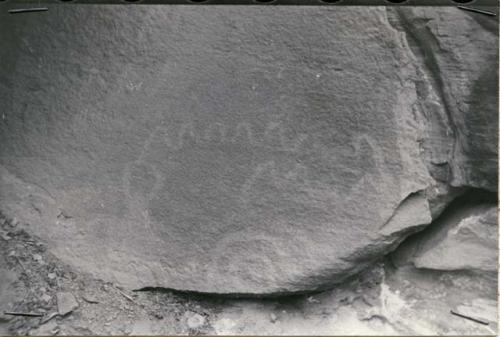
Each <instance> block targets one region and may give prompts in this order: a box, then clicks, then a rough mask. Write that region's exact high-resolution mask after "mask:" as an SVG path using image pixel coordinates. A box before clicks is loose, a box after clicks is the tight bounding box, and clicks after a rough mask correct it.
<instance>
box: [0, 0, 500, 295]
mask: <svg viewBox="0 0 500 337" xmlns="http://www.w3.org/2000/svg"><path fill="white" fill-rule="evenodd" d="M415 13H420V12H418V11H415ZM415 13H414V15H417V14H415ZM432 13H433V12H432V11H429V12H421V13H420V14H419V15H424V14H425V15H431V14H432ZM425 15H424V16H425ZM455 16H456V18H455ZM409 17H413V16H409ZM452 17H453V18H455V19H456V20H451V19H450V20H441V21H440V23H439V24H440V25H444V26H443V27H441V26H440V31H441V28H443V31H448V32H450V34H447V35H449V36H447V37H446V39H445V37H444V36H443V37H442V36H438V35H436V36H437V37H436V39H442V40H443V41H447V42H446V43H447V46H448V47H450V50H451V49H453V48H451V47H452V45H453V44H452V43H451V37H450V36H451V35H453V34H452V32H454V31H456V29H451V28H450V27H451V26H450V27H448V26H446V25H448V24H449V25H457V24H458V23H456V22H460V24H461V25H462V24H463V25H464V26H467V27H469V28H470V29H471V30H470V32H471V33H470V36H473V35H474V34H472V32H473V31H475V29H476V28H474V27H476V25H477V22H476V21H475V20H474V19H471V18H470V16H468V14H464V13H461V12H460V13H459V12H457V13H456V14H453V15H452ZM25 18H26V19H25V20H28V21H29V20H34V21H33V22H32V23H33V26H36V29H31V28H26V27H27V26H26V25H25V23H26V22H24V21H22V20H19V19H14V18H11V17H6V21H2V22H0V27H1V28H3V29H2V30H0V34H4V35H5V34H6V33H2V32H11V31H16V32H17V33H16V34H15V35H8V36H7V37H6V38H5V41H6V43H5V48H2V50H0V56H1V57H2V60H5V62H4V63H5V67H4V68H2V69H3V70H0V76H1V78H2V79H5V83H9V90H4V89H5V88H6V87H5V86H2V87H1V89H2V90H0V98H1V99H2V102H5V108H4V111H3V113H4V115H5V118H3V119H2V120H1V123H0V143H1V144H2V146H1V148H0V164H1V165H2V171H1V172H6V173H5V174H2V177H8V178H3V180H2V185H1V186H0V187H1V188H0V200H2V203H0V205H3V206H2V207H7V206H8V209H9V210H17V209H18V207H20V206H17V205H21V204H22V202H26V203H27V204H28V205H29V202H31V201H33V200H34V202H35V203H36V208H37V209H39V212H38V211H36V210H34V212H33V216H34V217H39V218H40V219H39V220H36V219H32V221H31V223H33V224H34V225H33V226H32V228H30V230H31V231H33V234H36V235H39V236H40V237H42V238H44V239H46V240H47V241H48V242H50V243H51V247H54V248H52V251H54V252H55V253H56V254H57V255H59V256H60V257H61V259H63V260H65V261H67V262H70V263H72V264H73V265H78V266H81V268H82V269H83V270H86V271H89V272H93V273H97V274H99V277H100V278H103V279H106V280H110V281H113V282H116V283H119V284H122V285H125V286H128V287H131V288H140V287H146V286H161V287H167V288H175V289H181V290H194V291H199V292H214V293H238V294H260V295H262V294H270V293H281V292H297V291H304V290H311V289H319V288H325V287H329V286H331V285H332V284H333V283H335V282H340V281H341V280H343V279H344V278H346V277H348V276H349V275H352V274H354V273H355V272H357V271H359V270H360V269H362V268H363V266H365V265H367V264H369V263H370V262H371V261H373V260H374V259H377V258H379V257H380V256H381V255H383V254H386V253H387V252H389V251H390V250H392V249H394V248H395V246H396V245H397V244H398V243H399V242H400V241H401V240H402V239H403V238H404V237H405V236H407V235H408V234H410V233H412V232H414V231H416V230H418V229H421V228H422V226H425V225H426V224H428V223H429V222H430V221H431V216H430V210H429V209H430V208H432V210H433V212H432V215H433V216H435V215H436V214H437V213H439V212H438V211H436V210H439V209H443V208H444V206H445V204H446V202H448V201H447V200H451V198H448V196H443V195H441V194H440V193H441V192H439V191H448V188H449V185H450V184H451V182H453V184H455V185H457V186H476V187H478V186H483V185H488V186H489V183H488V181H489V179H486V178H484V179H486V180H484V179H483V178H479V177H480V176H481V175H480V174H479V171H477V172H476V170H475V169H474V170H470V171H469V170H465V171H463V172H462V166H461V165H462V164H463V163H473V162H474V160H476V159H474V158H469V157H468V156H469V153H471V152H474V151H470V149H472V148H475V147H477V148H480V147H481V146H482V145H481V144H482V142H481V139H482V138H481V139H480V137H478V138H477V139H476V138H475V140H474V141H473V142H472V143H470V144H469V145H468V146H466V145H467V144H466V143H463V144H462V145H461V146H462V147H463V148H461V146H459V144H460V141H459V140H457V139H465V138H464V137H465V136H464V135H465V134H466V133H467V132H466V131H464V129H465V128H466V127H465V125H468V123H465V122H464V119H463V118H465V117H463V118H462V117H460V118H459V119H458V120H459V121H462V122H460V124H459V125H457V127H456V128H455V129H454V130H452V129H451V128H450V127H449V125H451V124H450V120H449V119H450V118H452V117H453V118H456V117H454V116H461V112H460V111H459V110H457V109H455V108H454V107H452V108H453V109H455V110H453V116H448V115H447V111H446V109H445V107H446V104H445V103H444V102H445V101H446V99H447V98H446V97H448V96H450V95H451V96H453V97H459V96H460V97H462V96H463V97H468V95H466V94H464V95H458V96H457V95H453V94H447V95H448V96H446V95H443V94H442V93H440V92H439V90H437V89H436V83H438V82H436V80H435V79H433V76H438V75H436V74H431V73H432V71H429V70H428V69H427V68H425V67H426V66H425V65H423V63H422V62H423V61H422V60H420V59H419V57H420V56H419V55H420V54H418V50H416V49H414V47H415V46H413V45H411V46H410V44H409V42H408V40H407V34H406V32H405V29H401V27H399V26H398V24H397V18H395V17H391V16H388V11H387V9H386V8H384V7H376V8H364V7H363V8H362V7H359V8H358V7H357V8H349V7H335V8H309V7H304V8H300V9H298V8H289V7H280V8H279V10H277V9H274V8H271V7H265V8H264V7H251V8H250V7H248V8H245V10H244V12H242V10H241V9H239V8H237V7H217V8H214V7H203V8H202V7H193V6H191V7H167V6H165V7H155V8H153V7H150V6H137V7H133V9H132V8H131V7H130V6H123V7H116V6H115V7H106V6H101V7H99V9H97V7H94V6H75V7H72V8H71V9H66V8H63V7H61V8H59V9H58V10H57V11H49V12H47V13H46V15H45V14H44V16H36V17H35V16H33V17H32V18H33V19H28V16H25ZM435 21H437V20H435ZM418 22H419V24H422V25H423V24H427V22H428V21H426V20H419V21H418ZM35 24H36V25H35ZM453 27H456V26H453ZM471 27H472V28H471ZM103 29H104V30H106V31H107V32H108V34H102V30H103ZM426 31H427V30H425V29H423V30H422V31H420V30H418V32H417V33H418V34H420V33H422V34H423V33H424V32H426ZM418 34H417V35H418ZM49 36H50V39H49V38H48V37H49ZM75 36H78V37H79V38H78V39H75V38H74V37H75ZM417 37H418V36H417ZM490 40H491V38H490V37H489V35H484V36H483V37H481V39H480V40H478V41H479V42H480V46H481V48H476V47H475V45H473V44H471V46H472V47H470V48H472V49H474V53H476V52H477V54H481V53H483V51H484V53H486V50H490V49H488V48H490V47H488V46H490V45H491V46H494V43H491V44H490V43H489V42H488V41H490ZM42 41H43V42H42ZM491 41H496V40H491ZM495 43H496V42H495ZM28 46H29V48H28ZM464 46H465V45H464ZM426 48H429V50H427V49H426V50H424V51H425V52H426V53H427V52H428V53H431V54H432V53H433V52H432V48H434V47H433V46H427V47H426ZM464 48H465V47H464ZM467 48H469V47H467ZM492 48H493V47H492ZM30 50H31V51H32V52H31V51H30ZM467 50H469V49H467ZM491 50H493V49H491ZM62 51H64V52H62ZM467 53H469V52H468V51H467ZM467 53H466V54H467ZM488 53H490V52H489V51H488ZM491 53H493V52H491ZM495 53H496V51H495ZM35 55H36V56H35ZM426 55H428V54H426ZM440 55H441V54H440ZM442 55H444V54H442ZM474 55H475V54H474ZM492 55H493V54H492ZM495 55H496V54H495ZM76 56H78V57H76ZM490 56H491V55H490ZM490 56H488V57H487V58H485V60H486V59H487V60H489V59H490V58H491V57H490ZM457 59H460V57H458V56H457ZM463 59H464V60H465V59H467V58H466V57H463ZM447 60H448V59H445V58H443V59H436V62H437V63H439V64H438V66H439V67H441V68H442V70H443V71H455V70H453V69H455V68H454V67H455V65H454V66H453V67H451V68H448V67H447V66H446V64H448V63H446V62H451V61H449V60H448V61H447ZM467 60H468V59H467ZM443 62H444V63H443ZM463 62H466V61H463ZM467 62H468V61H467ZM485 62H486V61H485ZM421 63H422V64H421ZM437 63H436V64H437ZM441 63H443V64H444V65H441ZM453 64H455V63H453ZM474 64H481V62H475V63H474ZM457 67H458V65H457ZM460 67H465V65H463V66H462V65H461V66H460ZM464 69H465V68H464ZM471 69H475V68H473V67H472V68H471ZM457 71H458V70H457ZM460 71H462V70H460ZM471 72H472V71H471ZM453 74H455V73H453ZM460 74H465V75H463V76H462V75H460V76H462V77H460V76H458V75H457V78H460V79H462V80H463V79H464V78H465V79H467V81H465V80H464V81H462V80H460V81H462V82H456V83H461V84H460V86H461V85H462V84H463V87H464V88H466V87H468V86H469V84H467V83H472V84H470V85H471V86H472V85H473V86H474V87H488V86H482V85H481V83H482V82H481V81H483V80H482V79H478V81H480V82H477V83H473V82H474V81H475V80H474V79H473V78H471V76H470V75H468V74H469V71H465V70H464V71H463V72H460ZM481 78H482V77H481ZM488 78H489V77H488ZM468 79H470V81H469V80H468ZM490 80H491V79H488V81H490ZM450 83H452V82H450ZM454 83H455V82H454ZM10 84H12V85H10ZM450 88H451V87H450ZM450 88H448V87H447V86H444V87H443V88H442V90H445V91H446V90H451V89H450ZM453 88H454V87H453ZM453 88H452V89H453ZM460 88H462V87H460ZM453 90H455V89H453ZM466 91H467V90H465V89H464V92H466ZM445 96H446V97H445ZM451 96H450V97H451ZM476 103H477V102H476ZM485 106H487V107H489V106H490V104H489V103H488V104H486V105H485ZM430 107H431V108H430ZM450 107H451V105H450ZM482 111H483V110H482ZM487 111H489V110H485V112H484V113H485V114H486V113H488V112H487ZM482 113H483V112H482ZM495 116H496V112H495ZM474 123H475V124H474V125H475V129H478V130H483V129H484V130H486V131H488V130H490V128H488V127H486V126H485V125H483V124H482V122H481V121H480V120H477V121H476V120H474ZM476 124H477V125H476ZM492 125H493V124H492ZM495 125H496V124H495ZM488 132H489V131H488ZM462 134H463V135H462ZM457 135H459V136H460V137H458V138H457ZM457 144H458V145H457ZM460 153H462V154H463V156H462V155H461V154H460ZM490 153H492V149H489V150H488V151H485V152H484V154H485V155H488V156H489V154H490ZM465 154H467V156H465ZM488 158H489V157H488ZM488 158H487V159H488ZM492 158H493V157H491V158H489V159H488V164H487V165H486V164H485V166H484V170H486V169H487V168H488V167H489V166H490V164H493V163H496V157H495V158H494V159H492ZM457 159H460V160H458V161H457ZM464 169H465V168H464ZM495 174H496V173H495ZM470 177H477V179H476V178H474V179H473V180H470V181H469V180H468V179H469V178H470ZM485 177H486V175H485ZM11 180H12V181H13V182H11ZM438 181H439V182H438ZM14 182H15V183H14ZM15 186H19V187H16V188H14V187H15ZM34 186H35V187H36V188H35V187H34ZM29 187H32V190H36V191H38V192H39V193H41V194H45V193H47V195H50V200H51V202H50V203H49V202H42V201H39V200H38V199H40V200H44V199H43V198H41V197H40V198H38V199H36V200H35V198H32V199H33V200H31V199H29V194H30V188H29ZM438 187H439V188H440V189H438ZM10 189H12V191H11V190H10ZM435 191H438V192H435ZM18 192H19V193H20V194H19V195H18ZM21 192H22V193H21ZM38 192H37V193H38ZM433 193H434V194H433ZM443 193H445V192H443ZM434 197H435V198H437V199H439V198H441V199H439V200H438V201H435V200H431V199H432V198H434ZM46 199H47V200H49V199H48V198H46ZM5 200H14V201H11V202H10V204H8V205H7V204H6V201H5ZM23 200H24V201H23ZM30 200H31V201H30ZM37 200H38V201H37ZM443 200H446V201H443ZM4 201H5V202H4ZM429 203H431V204H432V205H429ZM5 205H7V206H5ZM29 207H31V206H29ZM61 210H62V211H64V214H67V215H69V216H70V218H65V217H62V218H57V214H59V213H60V212H61ZM37 214H38V215H37ZM409 214H412V216H409ZM415 214H418V216H413V215H415ZM61 228H64V230H60V229H61ZM68 242H71V244H68ZM103 242H106V245H103V244H102V243H103ZM107 260H109V261H113V266H112V267H110V268H106V269H105V270H101V266H102V265H103V264H104V263H105V261H107Z"/></svg>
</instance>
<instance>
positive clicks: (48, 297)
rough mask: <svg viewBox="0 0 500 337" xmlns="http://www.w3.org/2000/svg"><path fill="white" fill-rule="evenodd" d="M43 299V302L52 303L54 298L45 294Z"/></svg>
mask: <svg viewBox="0 0 500 337" xmlns="http://www.w3.org/2000/svg"><path fill="white" fill-rule="evenodd" d="M41 299H42V301H44V302H50V300H51V299H52V296H50V295H47V294H43V295H42V296H41Z"/></svg>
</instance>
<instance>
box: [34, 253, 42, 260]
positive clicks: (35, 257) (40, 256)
mask: <svg viewBox="0 0 500 337" xmlns="http://www.w3.org/2000/svg"><path fill="white" fill-rule="evenodd" d="M33 260H35V261H37V262H40V261H42V255H40V254H33Z"/></svg>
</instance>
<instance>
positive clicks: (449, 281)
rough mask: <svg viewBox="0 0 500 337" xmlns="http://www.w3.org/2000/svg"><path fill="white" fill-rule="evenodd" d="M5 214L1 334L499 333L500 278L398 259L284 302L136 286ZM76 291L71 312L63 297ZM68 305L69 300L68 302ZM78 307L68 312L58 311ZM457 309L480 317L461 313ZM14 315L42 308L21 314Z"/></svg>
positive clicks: (0, 250) (1, 224) (0, 243)
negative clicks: (55, 246) (49, 244)
mask: <svg viewBox="0 0 500 337" xmlns="http://www.w3.org/2000/svg"><path fill="white" fill-rule="evenodd" d="M26 227H29V225H21V224H17V223H16V220H12V219H6V218H5V217H0V228H1V230H0V334H1V335H150V334H176V335H177V334H181V335H214V334H219V335H233V334H236V335H237V334H246V335H248V334H254V335H255V334H258V335H277V334H288V335H301V334H302V335H303V334H315V335H331V334H339V335H368V334H369V335H400V334H410V335H411V334H417V335H418V334H425V335H430V334H443V335H459V334H470V335H496V331H497V326H496V317H497V311H496V302H495V301H494V300H492V298H495V297H496V290H497V289H496V283H495V280H494V279H491V278H488V277H485V276H484V275H477V274H474V273H468V272H454V273H450V272H448V273H446V272H438V271H429V270H427V271H424V270H417V269H415V268H412V267H403V268H396V267H394V265H393V264H392V263H391V260H390V259H389V258H386V259H384V260H383V261H381V262H380V263H377V264H376V265H374V266H373V268H371V269H369V270H367V271H365V272H363V273H362V274H360V275H358V276H357V277H354V278H352V279H351V280H349V281H347V282H345V283H344V284H341V285H339V286H337V287H335V288H334V289H332V290H329V291H325V292H321V293H315V294H304V295H300V296H287V297H281V298H274V299H242V298H240V299H235V298H223V297H215V296H207V295H199V294H198V295H197V294H186V293H176V292H172V291H166V290H162V289H147V290H142V291H132V290H128V289H120V288H118V287H117V286H115V285H113V284H111V283H107V282H104V281H102V280H99V279H96V278H93V277H91V276H90V275H85V274H82V273H78V272H76V271H75V270H74V269H73V268H71V267H70V266H67V265H64V264H62V263H61V262H60V261H59V260H58V259H57V258H55V257H54V256H53V255H52V254H50V253H49V252H48V251H47V248H46V246H45V244H44V243H43V242H41V241H40V240H39V239H37V238H35V237H32V236H30V235H28V234H27V233H26V231H25V230H24V229H23V228H26ZM62 293H65V294H68V293H69V295H68V296H69V297H70V298H74V300H75V301H76V303H74V304H73V305H72V306H71V305H70V307H69V309H65V308H64V306H65V304H64V303H62V301H61V302H58V300H57V299H58V296H60V294H62ZM66 306H67V304H66ZM61 310H62V311H64V310H69V312H68V313H67V314H65V315H61V314H59V313H58V311H61ZM450 310H454V311H457V312H460V313H464V314H467V315H469V316H470V317H473V318H476V319H478V320H479V321H481V322H482V323H480V322H476V321H472V320H470V319H466V318H462V317H458V316H456V315H452V314H451V313H450ZM5 312H17V313H23V314H26V313H28V314H37V315H38V316H37V317H27V316H14V315H9V314H5Z"/></svg>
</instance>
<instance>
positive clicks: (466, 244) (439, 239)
mask: <svg viewBox="0 0 500 337" xmlns="http://www.w3.org/2000/svg"><path fill="white" fill-rule="evenodd" d="M471 195H472V197H471ZM392 256H393V260H394V262H396V264H397V265H405V264H413V265H414V266H415V267H417V268H425V269H432V270H442V271H455V270H458V271H464V270H465V271H471V272H480V273H481V274H485V273H489V274H490V275H492V276H494V277H495V279H496V277H497V268H498V207H497V203H496V196H495V195H493V193H491V195H488V194H486V193H477V192H476V193H469V194H467V195H464V196H463V197H461V198H459V199H457V200H456V201H455V202H454V203H453V204H451V205H450V206H449V208H448V210H447V211H446V212H444V213H443V215H442V216H441V217H440V218H439V219H437V220H436V221H435V222H434V223H433V224H432V226H430V227H429V228H428V229H426V230H425V231H423V232H422V233H419V234H418V235H415V236H414V237H412V238H411V239H409V240H408V241H406V242H404V243H403V244H402V245H401V246H400V247H399V248H398V250H396V251H395V252H394V254H392Z"/></svg>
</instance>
